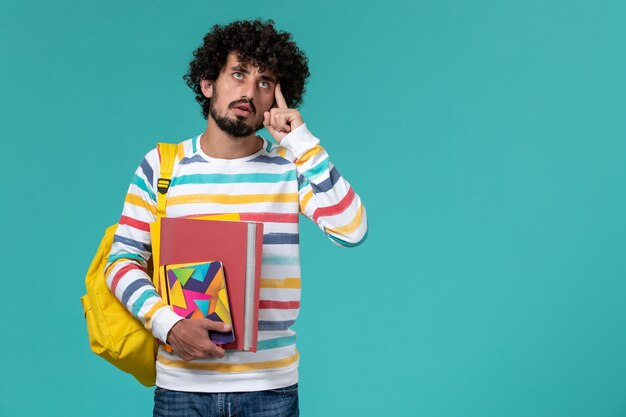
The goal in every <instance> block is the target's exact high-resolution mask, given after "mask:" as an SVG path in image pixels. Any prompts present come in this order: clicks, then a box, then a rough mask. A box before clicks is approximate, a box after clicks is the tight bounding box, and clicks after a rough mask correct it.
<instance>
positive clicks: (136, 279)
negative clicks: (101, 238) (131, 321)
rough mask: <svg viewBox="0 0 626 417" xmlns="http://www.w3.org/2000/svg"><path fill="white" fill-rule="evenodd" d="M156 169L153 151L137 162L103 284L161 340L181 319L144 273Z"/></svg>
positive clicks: (152, 209) (153, 201) (149, 248)
mask: <svg viewBox="0 0 626 417" xmlns="http://www.w3.org/2000/svg"><path fill="white" fill-rule="evenodd" d="M159 169H160V166H159V157H158V152H157V150H156V149H154V150H152V151H150V152H149V153H148V154H147V155H146V157H145V158H144V160H143V161H142V162H141V164H140V165H139V167H138V168H137V170H136V172H135V175H134V176H133V179H132V181H131V184H130V186H129V188H128V193H127V194H126V199H125V201H124V209H123V212H122V215H121V217H120V220H119V224H118V227H117V231H116V233H115V238H114V240H113V245H112V247H111V253H110V255H109V262H108V264H107V267H106V281H107V285H108V287H109V288H110V289H111V292H113V294H115V296H116V297H117V298H118V299H119V300H120V302H121V303H122V304H124V305H125V306H126V308H127V309H128V311H130V312H131V313H132V314H133V316H135V317H136V318H138V319H139V320H140V321H141V322H142V323H143V324H144V326H145V327H146V328H147V329H148V330H150V331H152V334H153V335H154V336H155V337H156V338H157V339H159V340H161V341H165V340H166V338H167V334H168V332H169V330H170V329H171V328H172V326H173V325H174V324H175V323H176V322H178V321H179V320H181V319H182V317H180V316H178V315H177V314H176V313H174V312H173V311H172V310H171V308H170V307H169V306H168V305H167V304H166V303H165V302H164V301H163V300H162V299H161V297H160V296H159V294H158V293H157V292H156V289H155V287H154V285H153V284H152V281H151V279H150V277H149V276H148V274H147V273H146V268H147V265H148V262H149V259H150V256H151V255H152V247H151V240H150V223H151V222H153V221H154V220H155V219H156V212H157V209H156V206H157V203H156V194H155V183H156V180H157V179H158V178H155V175H157V176H158V173H159Z"/></svg>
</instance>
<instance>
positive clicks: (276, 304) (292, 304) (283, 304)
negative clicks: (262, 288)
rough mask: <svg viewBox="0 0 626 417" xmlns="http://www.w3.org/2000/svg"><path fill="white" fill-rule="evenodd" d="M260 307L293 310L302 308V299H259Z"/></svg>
mask: <svg viewBox="0 0 626 417" xmlns="http://www.w3.org/2000/svg"><path fill="white" fill-rule="evenodd" d="M259 308H264V309H270V308H274V309H278V310H293V309H295V308H300V301H272V300H259Z"/></svg>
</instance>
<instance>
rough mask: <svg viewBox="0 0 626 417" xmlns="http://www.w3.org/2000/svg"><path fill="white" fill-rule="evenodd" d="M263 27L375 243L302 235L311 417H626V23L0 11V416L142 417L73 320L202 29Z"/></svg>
mask: <svg viewBox="0 0 626 417" xmlns="http://www.w3.org/2000/svg"><path fill="white" fill-rule="evenodd" d="M254 17H262V18H274V19H275V20H276V23H277V26H278V27H279V28H281V29H283V30H287V31H290V32H292V33H293V34H294V38H295V40H296V41H297V42H298V44H299V45H300V47H301V48H302V49H303V50H304V51H305V52H306V53H307V55H308V57H309V58H310V67H311V73H312V76H311V78H310V81H309V83H308V93H307V95H306V97H305V104H304V106H303V107H302V108H301V111H302V113H303V115H304V118H305V121H306V122H307V124H308V125H309V127H310V128H311V130H312V131H313V132H314V133H315V134H316V136H318V137H320V138H321V140H322V144H323V145H324V146H325V147H326V148H327V149H328V151H329V153H330V155H331V159H332V160H333V162H334V163H335V164H336V165H337V166H338V167H339V169H340V171H341V172H342V173H343V174H344V176H345V177H346V178H347V179H348V180H349V181H350V182H351V183H352V185H353V186H354V188H355V189H356V190H357V192H358V193H359V194H360V196H361V198H362V199H363V201H364V203H365V205H366V207H367V210H368V216H369V223H370V234H369V238H368V241H367V242H366V243H365V244H364V245H362V246H360V247H358V248H356V249H350V250H347V249H342V248H338V247H336V246H334V245H332V244H331V243H330V242H328V241H327V239H326V238H325V237H324V236H323V234H322V233H320V232H319V230H317V228H316V227H315V225H313V224H311V223H310V222H308V221H306V220H305V222H304V224H303V227H302V237H301V241H302V254H303V259H302V267H303V278H304V279H303V299H302V309H301V315H300V318H299V320H298V322H297V325H296V326H297V330H298V332H299V339H298V346H299V350H300V352H301V355H302V357H301V375H300V376H301V381H300V385H301V410H302V414H303V415H304V416H381V415H423V416H433V417H443V416H463V417H466V416H484V417H487V416H489V417H491V416H493V417H501V416H507V417H515V416H533V417H538V416H550V417H556V416H563V417H574V416H594V417H598V416H623V415H626V355H625V354H624V352H626V329H625V327H626V310H625V308H624V306H625V303H624V298H625V293H626V282H625V278H626V256H625V250H626V242H625V232H626V224H625V222H624V213H626V188H625V187H624V184H625V180H626V168H625V167H626V118H625V117H624V116H625V113H624V112H625V104H626V103H625V97H626V81H625V80H626V78H625V77H624V74H626V54H625V50H626V49H625V48H626V26H625V25H624V20H625V17H626V3H624V2H622V1H595V2H592V1H575V0H574V1H545V0H542V1H539V0H526V1H512V2H503V1H473V2H469V1H425V0H417V1H385V2H371V1H345V2H340V1H315V2H313V1H283V0H277V1H268V2H252V1H244V0H242V1H238V2H226V1H208V0H204V1H195V0H189V1H185V2H173V1H162V0H159V1H155V0H153V1H118V0H115V1H110V0H109V1H101V0H92V1H88V2H80V1H67V0H59V1H47V2H46V1H38V2H35V1H30V0H21V1H13V2H8V1H7V2H3V3H2V5H1V6H0V50H1V54H2V56H1V62H2V64H1V66H0V95H1V97H2V98H1V102H0V106H1V107H0V117H1V122H0V125H1V126H2V134H1V140H2V151H1V155H2V164H0V174H1V175H0V178H1V180H2V194H3V197H2V203H1V204H0V210H1V212H2V215H1V216H0V218H1V219H2V220H1V222H2V224H1V228H0V230H1V231H2V242H3V243H2V251H1V254H2V261H1V262H2V266H3V274H2V275H3V279H2V296H3V297H2V298H3V301H2V302H1V303H0V314H1V315H2V320H1V322H0V323H1V326H2V327H1V332H0V334H1V335H2V336H1V338H2V378H1V379H0V415H2V416H44V415H50V416H68V417H69V416H86V415H88V416H105V415H106V416H110V415H113V416H130V415H150V413H151V407H152V391H151V390H149V389H145V388H143V387H141V386H140V385H139V384H138V383H136V382H135V381H134V380H133V379H132V378H131V377H129V376H127V375H125V374H122V373H120V372H118V371H116V370H115V369H114V368H112V367H111V366H109V365H108V364H107V363H106V362H105V361H104V360H102V359H100V358H98V357H96V356H95V355H93V354H92V353H91V352H90V350H89V348H88V344H87V337H86V332H85V327H84V319H83V316H82V308H81V305H80V301H79V298H80V296H81V295H82V294H83V292H84V286H83V277H84V273H85V272H86V269H87V266H88V264H89V262H90V260H91V256H92V255H93V253H94V252H95V249H96V247H97V244H98V241H99V239H100V236H101V233H102V231H103V229H104V227H105V226H107V225H108V224H110V223H114V222H115V221H117V218H118V216H119V213H120V212H121V208H122V203H123V199H124V195H125V192H126V188H127V187H128V183H129V181H130V179H131V176H132V173H133V171H134V170H135V168H136V166H137V165H138V163H139V162H140V161H141V159H142V157H143V155H144V154H145V152H146V151H147V150H148V149H150V148H151V147H152V146H154V144H155V143H156V142H157V141H179V140H183V139H186V138H188V137H191V136H192V135H195V134H198V133H200V132H201V131H202V130H203V129H204V127H205V121H204V119H202V117H201V114H200V108H199V106H198V105H197V104H196V103H195V101H194V99H193V94H192V92H191V90H189V89H188V88H187V87H186V86H185V84H184V82H183V80H182V76H183V74H184V73H185V71H186V69H187V64H188V62H189V59H190V58H191V53H192V51H193V50H194V49H195V48H196V47H197V46H198V45H199V44H200V42H201V39H202V36H203V35H204V34H205V33H206V32H207V31H208V30H209V29H210V27H211V26H212V25H213V24H215V23H226V22H228V21H231V20H235V19H239V18H254Z"/></svg>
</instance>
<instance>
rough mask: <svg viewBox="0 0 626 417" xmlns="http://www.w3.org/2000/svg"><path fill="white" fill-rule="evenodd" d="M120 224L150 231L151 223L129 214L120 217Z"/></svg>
mask: <svg viewBox="0 0 626 417" xmlns="http://www.w3.org/2000/svg"><path fill="white" fill-rule="evenodd" d="M119 224H124V225H126V226H130V227H134V228H135V229H138V230H143V231H144V232H149V231H150V223H147V222H142V221H141V220H137V219H133V218H132V217H128V216H122V217H120V221H119Z"/></svg>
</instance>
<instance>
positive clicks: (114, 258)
mask: <svg viewBox="0 0 626 417" xmlns="http://www.w3.org/2000/svg"><path fill="white" fill-rule="evenodd" d="M120 259H134V260H135V261H138V262H145V260H144V259H143V258H142V257H141V255H139V254H137V253H116V254H113V253H112V254H111V255H109V263H110V264H112V263H113V262H116V261H119V260H120Z"/></svg>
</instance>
